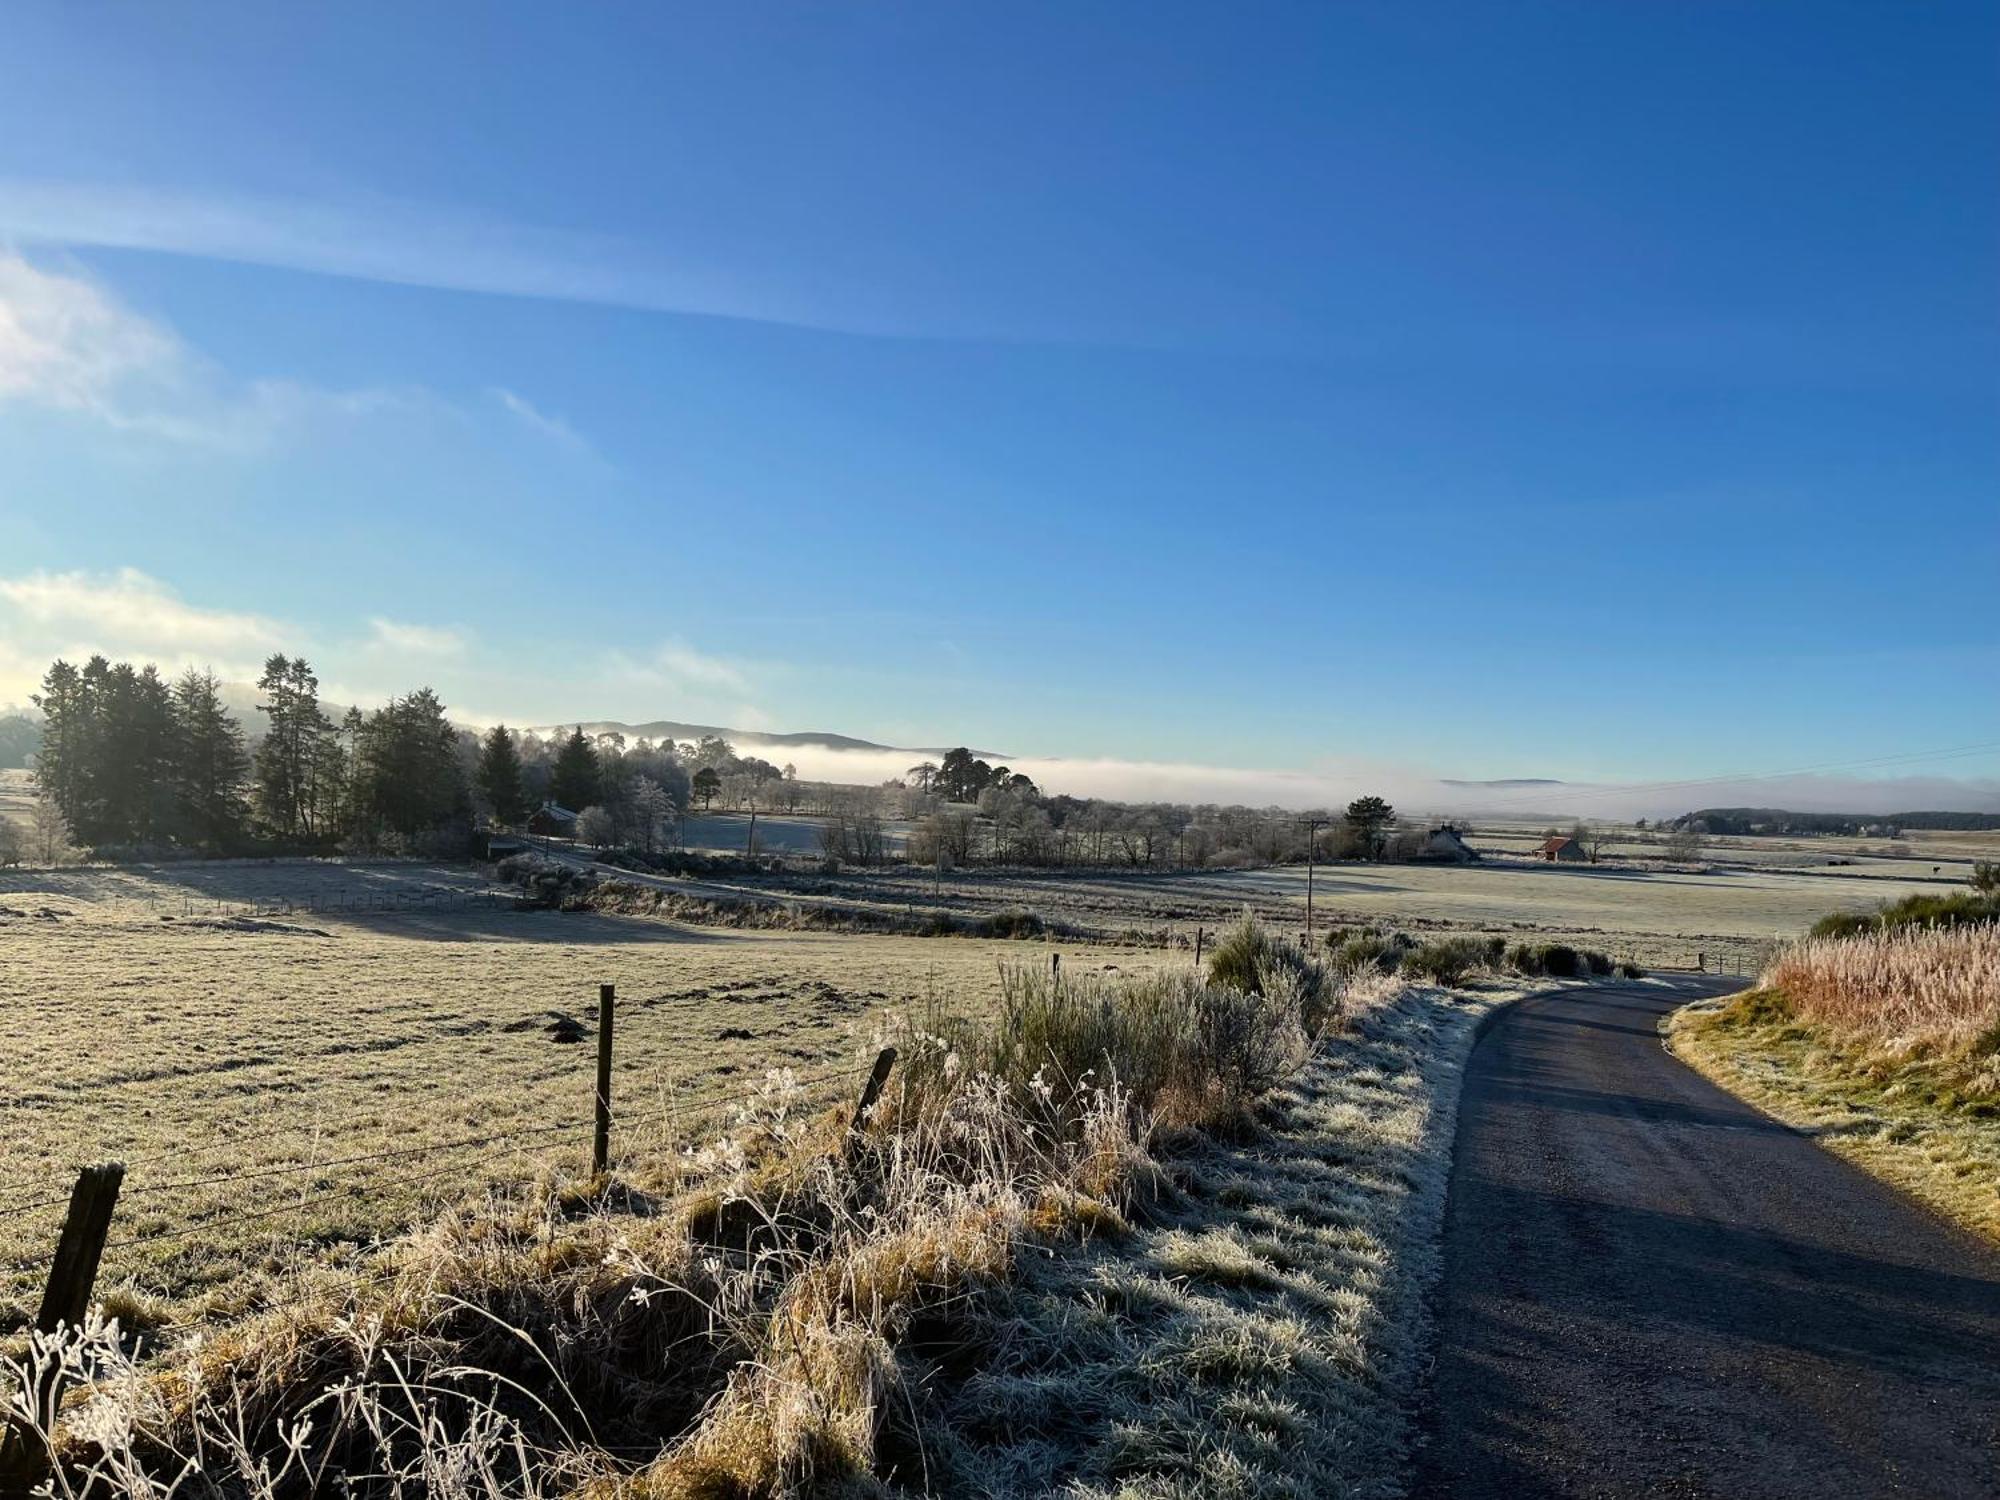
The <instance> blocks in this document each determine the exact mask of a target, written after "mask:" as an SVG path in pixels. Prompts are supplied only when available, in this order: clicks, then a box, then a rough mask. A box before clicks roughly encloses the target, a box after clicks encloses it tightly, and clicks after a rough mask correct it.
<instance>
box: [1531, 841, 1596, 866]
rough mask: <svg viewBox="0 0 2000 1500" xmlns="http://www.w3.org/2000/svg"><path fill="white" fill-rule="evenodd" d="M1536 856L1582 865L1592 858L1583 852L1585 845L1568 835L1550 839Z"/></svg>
mask: <svg viewBox="0 0 2000 1500" xmlns="http://www.w3.org/2000/svg"><path fill="white" fill-rule="evenodd" d="M1535 857H1536V858H1537V859H1546V860H1548V861H1549V862H1550V863H1551V864H1556V863H1560V864H1566V865H1580V864H1583V863H1585V862H1586V861H1587V860H1588V859H1589V858H1590V856H1589V855H1587V854H1585V853H1584V852H1583V845H1581V844H1579V843H1578V842H1577V841H1576V840H1575V839H1573V838H1570V837H1568V836H1566V835H1565V836H1561V837H1557V838H1552V839H1550V840H1549V841H1548V842H1547V843H1545V844H1543V845H1542V847H1541V848H1539V849H1537V850H1536V851H1535Z"/></svg>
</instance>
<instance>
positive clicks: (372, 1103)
mask: <svg viewBox="0 0 2000 1500" xmlns="http://www.w3.org/2000/svg"><path fill="white" fill-rule="evenodd" d="M474 883H476V882H475V881H474V879H473V877H471V876H469V875H468V874H466V873H465V872H462V871H452V870H446V869H437V868H425V867H422V866H413V865H366V866H338V865H309V864H294V865H280V866H270V865H228V866H203V867H193V866H190V867H178V866H169V867H163V868H162V869H160V870H159V871H156V872H150V873H149V872H145V871H109V870H74V871H58V872H51V873H46V874H44V873H33V872H12V873H10V874H8V875H5V876H0V908H3V909H4V910H5V912H6V913H7V914H5V915H0V1076H5V1077H6V1078H7V1079H8V1080H9V1082H10V1085H11V1086H10V1088H9V1089H8V1091H7V1098H6V1101H5V1104H4V1106H0V1131H4V1138H5V1140H6V1142H7V1149H6V1152H5V1155H4V1157H0V1209H13V1208H14V1207H15V1206H16V1205H19V1204H22V1203H24V1202H35V1201H38V1200H46V1199H51V1198H60V1197H62V1196H63V1194H64V1193H66V1191H67V1186H68V1176H67V1174H68V1173H69V1172H70V1170H71V1169H73V1168H74V1166H75V1165H76V1164H78V1163H79V1162H82V1161H87V1160H95V1159H101V1158H120V1159H124V1160H126V1161H128V1162H129V1163H130V1164H131V1172H130V1177H129V1179H128V1185H127V1188H126V1192H125V1196H124V1198H123V1199H122V1200H121V1204H120V1208H119V1214H118V1222H117V1229H116V1232H115V1233H114V1237H113V1238H114V1248H113V1250H112V1251H111V1253H110V1255H109V1256H108V1258H107V1264H106V1267H105V1275H104V1282H105V1284H107V1285H118V1284H129V1285H131V1286H133V1287H135V1288H137V1289H139V1290H141V1291H144V1292H145V1293H147V1294H149V1295H153V1296H157V1297H160V1298H164V1299H167V1300H169V1301H172V1302H189V1301H194V1302H201V1303H205V1304H206V1305H209V1306H212V1307H213V1308H214V1309H215V1310H217V1311H227V1310H229V1309H230V1308H232V1307H235V1306H240V1305H243V1304H244V1303H245V1302H246V1300H248V1299H252V1298H255V1297H256V1296H258V1295H260V1294H261V1293H260V1288H262V1287H263V1286H264V1285H265V1283H267V1282H268V1281H269V1280H270V1279H271V1278H272V1277H275V1276H280V1275H282V1274H283V1273H284V1272H285V1270H286V1268H287V1266H288V1265H290V1264H292V1263H293V1262H294V1261H296V1260H298V1259H300V1258H302V1257H306V1256H310V1255H318V1254H323V1253H326V1252H329V1251H336V1250H337V1248H338V1247H340V1246H342V1245H345V1244H349V1243H352V1242H361V1241H366V1240H367V1239H370V1238H372V1237H374V1236H377V1235H381V1234H387V1233H392V1232H394V1231H397V1230H399V1229H401V1228H403V1227H405V1226H407V1225H408V1224H409V1223H411V1222H412V1221H413V1220H414V1219H416V1218H417V1217H419V1216H420V1215H421V1214H422V1212H423V1210H424V1207H425V1205H426V1204H429V1203H435V1202H440V1201H446V1200H450V1199H456V1198H459V1197H462V1196H464V1195H465V1194H466V1193H467V1192H468V1191H474V1192H476V1191H477V1190H478V1189H479V1188H480V1186H481V1185H482V1184H485V1183H496V1184H497V1183H507V1182H516V1181H520V1180H522V1179H523V1178H524V1177H530V1176H533V1175H534V1174H536V1173H538V1172H541V1171H546V1170H551V1169H564V1170H570V1171H576V1170H580V1169H581V1167H582V1165H583V1163H584V1160H585V1152H586V1151H587V1143H588V1121H589V1118H590V1101H591V1090H592V1075H593V1068H594V1047H593V1046H592V1045H591V1043H590V1042H589V1040H588V1039H587V1037H586V1039H585V1040H584V1041H583V1043H582V1044H581V1045H576V1044H565V1043H563V1042H560V1041H557V1040H555V1039H554V1037H553V1035H552V1033H551V1030H550V1028H551V1027H554V1026H557V1025H559V1024H560V1023H562V1022H563V1020H564V1019H565V1018H567V1019H569V1020H571V1021H574V1022H576V1023H579V1024H580V1028H581V1029H582V1030H583V1031H584V1032H589V1031H591V1030H592V1029H594V1021H595V1004H596V990H597V986H598V984H599V983H601V982H610V983H615V984H616V985H617V986H618V993H619V996H620V1020H619V1026H618V1032H617V1040H618V1047H617V1072H616V1081H615V1093H616V1096H617V1100H618V1105H619V1128H618V1131H617V1134H616V1138H615V1141H614V1149H615V1150H632V1149H640V1148H642V1147H652V1146H657V1145H658V1143H659V1142H660V1140H661V1138H662V1136H663V1135H667V1134H672V1133H675V1132H677V1131H679V1130H682V1129H685V1128H687V1127H689V1126H691V1125H693V1124H695V1123H698V1120H697V1117H696V1115H695V1113H693V1112H694V1111H697V1110H698V1109H699V1108H702V1107H710V1106H712V1105H713V1103H714V1101H716V1100H718V1099H720V1098H736V1097H740V1096H741V1095H742V1094H743V1093H744V1092H746V1091H747V1090H748V1089H750V1088H751V1087H753V1086H754V1084H755V1082H756V1081H757V1080H758V1079H760V1078H761V1077H762V1075H763V1073H764V1071H765V1070H766V1069H767V1068H770V1067H789V1068H793V1069H796V1070H797V1071H798V1072H799V1073H800V1074H801V1075H803V1076H805V1077H809V1078H816V1077H819V1076H821V1075H823V1074H826V1073H829V1072H837V1071H840V1070H846V1069H850V1068H852V1067H853V1066H854V1065H856V1063H857V1062H858V1060H859V1059H861V1058H862V1057H863V1056H864V1055H865V1054H866V1053H867V1052H868V1051H869V1043H870V1041H871V1040H872V1038H873V1036H874V1034H875V1031H876V1029H877V1027H878V1025H879V1021H880V1017H881V1015H882V1013H883V1011H884V1010H885V1008H888V1007H896V1006H902V1005H906V1004H908V1003H910V1002H913V1001H919V1000H921V999H922V998H923V997H924V995H925V994H926V993H927V991H930V990H931V989H933V988H935V989H936V990H937V991H938V992H939V993H941V994H943V995H945V996H947V997H949V998H950V999H952V1000H954V1001H955V1002H958V1003H964V1004H968V1005H971V1006H974V1007H977V1006H978V1005H980V1004H982V1003H984V1001H985V1000H986V999H988V998H989V997H990V996H991V995H992V994H993V993H994V992H995V989H996V977H997V972H998V964H999V961H1000V960H1001V959H1002V958H1003V957H1021V956H1023V950H1022V949H1021V947H1020V945H1018V944H1008V943H990V942H975V941H950V942H940V941H926V940H922V939H914V938H889V937H859V936H852V935H835V934H820V933H793V932H783V931H779V932H736V931H727V930H719V929H714V928H690V927H684V926H680V925H676V924H674V923H670V922H663V921H655V920H635V919H628V918H618V917H606V916H597V915H592V914H587V913H584V914H561V913H554V912H514V911H487V910H479V909H473V910H458V909H454V908H441V909H438V910H417V911H411V912H395V911H388V912H372V913H361V914H356V915H343V914H339V913H334V914H327V913H323V912H322V913H316V914H313V915H310V916H304V915H301V916H295V917H276V918H244V917H215V916H206V915H196V916H193V917H189V916H184V915H181V913H182V912H183V911H185V910H186V909H187V908H188V906H189V905H190V904H192V905H193V906H194V907H195V908H196V909H197V911H199V909H200V907H201V905H202V903H203V902H209V903H213V902H215V901H218V900H221V901H235V902H242V901H255V900H266V899H269V898H271V897H272V896H273V895H278V896H282V897H285V898H289V899H292V900H295V901H304V900H306V899H308V898H310V897H312V896H314V895H315V894H318V895H319V896H321V897H324V896H325V895H327V894H328V893H331V892H336V891H354V890H366V891H368V892H370V893H371V894H373V895H375V896H381V895H383V894H385V893H388V892H393V891H394V890H395V889H396V888H398V887H401V888H405V889H408V890H410V891H413V892H417V891H423V890H433V891H435V890H439V889H451V888H454V887H455V886H467V885H471V884H474ZM45 912H46V913H48V915H44V914H43V913H45ZM167 918H171V920H167ZM1032 951H1039V950H1031V952H1032ZM1064 955H1065V961H1066V963H1068V964H1070V965H1071V966H1073V967H1078V968H1090V967H1096V966H1101V965H1104V964H1116V965H1120V966H1123V967H1126V968H1131V967H1133V966H1135V965H1143V964H1145V963H1148V962H1154V961H1158V958H1159V956H1158V955H1154V956H1152V957H1150V958H1149V957H1147V956H1145V955H1137V956H1135V955H1134V954H1133V953H1131V952H1129V951H1124V950H1118V951H1097V950H1091V949H1087V948H1075V947H1069V948H1065V950H1064ZM571 1034H575V1033H574V1032H572V1033H571ZM829 1083H830V1086H832V1087H837V1088H845V1087H847V1086H848V1081H847V1080H846V1079H845V1078H844V1077H841V1078H835V1079H832V1080H830V1081H829ZM544 1128H546V1129H548V1132H549V1133H547V1134H545V1135H539V1136H535V1137H532V1138H530V1139H527V1140H525V1141H514V1140H511V1139H510V1140H503V1141H495V1142H487V1143H485V1144H482V1145H479V1146H474V1147H462V1148H458V1149H455V1150H448V1151H436V1150H434V1149H432V1148H434V1147H435V1146H436V1145H437V1144H438V1143H444V1142H450V1141H456V1140H463V1139H468V1138H484V1137H488V1136H493V1135H497V1134H502V1133H506V1132H513V1131H518V1130H524V1129H544ZM378 1152H398V1153H405V1154H401V1155H397V1156H392V1157H388V1158H385V1159H381V1160H377V1161H374V1162H369V1163H361V1164H355V1165H353V1166H345V1167H331V1166H329V1167H326V1168H325V1169H324V1170H318V1171H312V1172H306V1173H303V1174H297V1175H283V1176H274V1177H270V1178H253V1179H250V1180H248V1181H225V1182H218V1183H213V1184H209V1185H205V1186H200V1187H190V1188H186V1189H175V1190H173V1191H162V1192H154V1191H151V1190H152V1189H155V1188H158V1187H161V1186H162V1185H165V1184H170V1183H174V1182H180V1181H186V1180H189V1179H205V1178H208V1177H212V1176H227V1175H232V1174H240V1173H242V1172H245V1171H259V1170H267V1169H274V1168H289V1167H294V1166H299V1165H305V1164H311V1163H315V1162H319V1163H330V1162H334V1161H338V1160H342V1159H345V1158H348V1157H353V1156H360V1155H368V1154H372V1153H378ZM327 1195H332V1196H327ZM291 1204H299V1205H302V1206H300V1207H298V1208H296V1210H293V1209H291V1208H286V1211H285V1212H282V1213H270V1216H269V1217H267V1218H262V1219H256V1220H252V1221H249V1222H247V1223H243V1224H240V1225H225V1224H224V1223H223V1222H222V1221H225V1220H229V1219H232V1218H235V1217H236V1216H238V1215H241V1214H244V1213H250V1212H265V1213H269V1211H271V1210H273V1209H275V1208H280V1207H285V1206H286V1205H291ZM60 1215H61V1206H60V1204H45V1206H43V1207H39V1208H36V1209H34V1210H32V1211H28V1212H0V1266H6V1265H11V1264H13V1263H15V1262H17V1261H20V1260H23V1259H28V1258H32V1257H35V1256H38V1255H41V1254H45V1253H46V1252H47V1251H48V1250H49V1249H50V1248H51V1247H52V1245H53V1242H54V1235H55V1231H56V1228H57V1226H58V1224H59V1222H60ZM204 1224H210V1225H211V1226H212V1227H209V1228H202V1227H201V1226H203V1225H204ZM169 1235H173V1236H178V1237H176V1238H167V1237H166V1236H169ZM133 1239H137V1240H142V1241H144V1243H135V1244H124V1243H120V1242H122V1241H126V1240H133ZM38 1277H39V1272H38V1271H32V1270H31V1271H28V1272H23V1273H17V1274H15V1275H13V1276H12V1277H10V1278H9V1279H8V1281H7V1282H6V1283H5V1284H4V1295H5V1298H6V1303H5V1305H6V1306H8V1307H10V1308H11V1313H7V1312H0V1319H8V1320H11V1321H18V1319H19V1318H20V1316H21V1315H22V1313H23V1305H24V1302H25V1301H26V1299H27V1298H29V1297H30V1296H31V1295H32V1293H33V1290H34V1289H35V1287H36V1286H38V1285H39V1281H38Z"/></svg>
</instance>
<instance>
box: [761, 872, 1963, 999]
mask: <svg viewBox="0 0 2000 1500" xmlns="http://www.w3.org/2000/svg"><path fill="white" fill-rule="evenodd" d="M738 885H739V887H740V888H741V889H744V890H748V891H756V890H760V889H761V890H766V891H770V892H773V893H775V892H776V891H778V890H780V889H785V890H798V891H806V892H811V893H817V894H821V895H825V896H829V897H834V898H837V899H842V900H857V901H864V902H874V903H879V904H881V905H885V906H903V905H906V904H907V905H912V906H918V907H922V906H931V905H936V906H940V907H943V908H944V909H946V910H949V911H953V912H955V913H958V914H961V915H963V914H971V913H979V912H993V911H999V910H1002V909H1005V908H1009V907H1025V908H1029V909H1032V910H1034V911H1037V912H1040V913H1041V914H1042V915H1043V916H1045V917H1048V918H1052V919H1055V920H1058V921H1062V922H1065V923H1068V924H1070V925H1071V926H1073V927H1075V928H1077V929H1078V930H1081V931H1085V932H1093V933H1099V934H1105V935H1110V934H1125V935H1129V936H1130V937H1131V938H1132V939H1134V940H1137V941H1151V942H1157V941H1158V940H1159V939H1160V938H1161V937H1162V936H1163V935H1166V934H1168V933H1171V934H1173V935H1174V936H1175V937H1176V938H1177V939H1179V940H1188V939H1191V938H1192V936H1193V932H1194V929H1195V928H1196V927H1197V926H1206V927H1207V929H1208V930H1209V931H1210V932H1213V931H1214V930H1215V928H1216V927H1217V926H1218V925H1219V924H1221V923H1223V922H1226V921H1228V920H1230V919H1231V918H1232V917H1234V916H1235V915H1236V914H1237V913H1238V912H1240V911H1241V910H1242V909H1243V908H1244V907H1245V906H1249V907H1251V908H1252V909H1254V910H1255V911H1256V912H1257V914H1258V915H1259V916H1260V917H1261V918H1263V919H1264V920H1266V921H1268V922H1271V923H1274V924H1277V925H1279V926H1281V927H1285V928H1288V929H1293V930H1296V929H1297V928H1299V927H1301V926H1303V924H1304V920H1305V903H1306V870H1305V867H1304V866H1302V865H1297V866H1283V867H1279V868H1275V869H1260V870H1206V871H1185V872H1174V871H1159V872H1154V873H1150V874H1149V873H1144V872H1130V873H1125V872H1119V871H1088V872H1077V871H1067V872H1035V871H994V872H987V871H966V872H959V873H957V874H954V875H947V876H945V877H943V878H942V879H939V878H937V877H936V876H934V875H931V874H926V873H924V872H921V871H908V870H901V871H885V872H872V873H870V872H862V873H848V874H843V875H840V876H837V877H831V878H817V877H790V878H788V879H786V880H785V881H784V882H782V883H781V884H780V883H764V884H762V885H760V884H759V883H757V882H748V881H745V882H739V883H738ZM1949 888H1950V887H1947V886H1944V885H1940V884H1935V883H1932V882H1930V881H1928V880H1923V879H1910V878H1905V879H1900V880H1898V879H1890V878H1881V879H1870V880H1843V879H1838V878H1833V877H1829V876H1825V875H1820V874H1814V873H1809V872H1805V871H1790V870H1776V869H1758V870H1751V869H1713V870H1702V871H1693V870H1689V871H1677V870H1667V869H1657V868H1656V869H1638V868H1631V867H1626V866H1614V865H1598V866H1590V865H1545V864H1539V863H1528V862H1525V861H1521V860H1513V859H1497V860H1489V861H1486V862H1484V863H1481V864H1476V865H1429V864H1426V865H1389V864H1383V865H1378V864H1360V863H1347V864H1338V865H1322V866H1320V867H1319V868H1318V869H1317V870H1316V871H1315V872H1314V875H1313V896H1314V899H1313V907H1314V913H1315V916H1316V920H1317V923H1318V925H1319V926H1320V927H1321V928H1322V929H1324V928H1326V927H1328V926H1337V925H1344V926H1357V925H1364V924H1378V925H1383V926H1387V927H1400V928H1405V929H1407V930H1409V931H1411V932H1413V933H1421V932H1424V931H1427V930H1437V929H1454V930H1460V931H1470V932H1476V933H1481V934H1499V935H1502V936H1505V937H1508V938H1509V939H1513V938H1516V937H1530V936H1532V937H1537V938H1543V939H1552V940H1561V941H1566V942H1573V943H1576V944H1579V945H1581V946H1585V947H1593V948H1602V949H1605V950H1607V951H1609V952H1611V953H1612V954H1613V956H1614V957H1618V958H1631V959H1635V960H1636V961H1638V962H1639V963H1642V964H1646V965H1649V966H1658V967H1671V968H1693V967H1695V966H1696V960H1697V957H1698V956H1701V955H1706V956H1707V959H1708V961H1709V966H1710V967H1711V968H1713V967H1714V964H1715V960H1716V959H1717V958H1718V957H1721V958H1723V959H1725V960H1726V961H1728V962H1729V963H1732V964H1734V965H1735V966H1736V967H1738V968H1740V969H1742V970H1743V971H1744V972H1746V973H1748V972H1755V971H1756V969H1758V968H1759V967H1761V966H1762V964H1763V962H1764V960H1765V959H1766V958H1767V957H1768V956H1769V951H1770V949H1771V947H1772V945H1773V944H1774V943H1775V942H1777V941H1778V940H1780V939H1784V938H1790V937H1794V936H1796V935H1798V934H1799V933H1801V932H1803V931H1804V930H1805V929H1806V928H1807V927H1809V926H1810V925H1811V924H1812V923H1813V922H1815V921H1817V920H1818V919H1819V918H1820V917H1823V916H1825V915H1827V914H1828V913H1830V912H1835V911H1864V910H1868V909H1870V908H1872V907H1873V906H1874V905H1875V904H1876V903H1877V902H1879V901H1882V900H1885V899H1892V898H1894V897H1897V896H1901V895H1904V894H1907V893H1909V892H1911V891H1927V892H1936V891H1939V890H1945V889H1949Z"/></svg>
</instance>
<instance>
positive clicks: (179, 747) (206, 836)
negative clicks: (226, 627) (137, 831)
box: [173, 667, 250, 850]
mask: <svg viewBox="0 0 2000 1500" xmlns="http://www.w3.org/2000/svg"><path fill="white" fill-rule="evenodd" d="M173 714H174V774H173V790H174V800H175V803H176V810H177V813H178V817H177V822H178V824H179V828H180V831H181V832H182V834H183V835H184V836H185V837H187V838H189V839H191V840H192V841H193V842H195V843H197V844H199V845H201V846H202V847H203V848H206V849H210V850H222V849H229V848H232V847H234V846H235V845H236V844H237V843H239V842H240V841H241V839H242V837H243V825H244V823H245V822H246V821H247V820H248V818H249V814H250V809H249V807H248V805H247V804H246V803H245V801H244V797H243V786H244V783H245V781H247V780H248V778H249V775H250V755H249V752H248V751H247V750H245V749H244V747H243V728H242V726H241V725H239V724H238V723H237V722H236V720H235V719H233V718H231V717H230V715H229V710H228V709H226V708H224V707H223V705H222V689H221V684H220V683H218V682H217V681H216V679H215V674H214V673H213V672H197V671H195V670H194V669H193V668H192V667H190V668H189V669H188V670H187V671H186V672H185V673H183V674H182V675H181V676H180V678H179V679H178V680H176V681H175V683H174V687H173Z"/></svg>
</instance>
